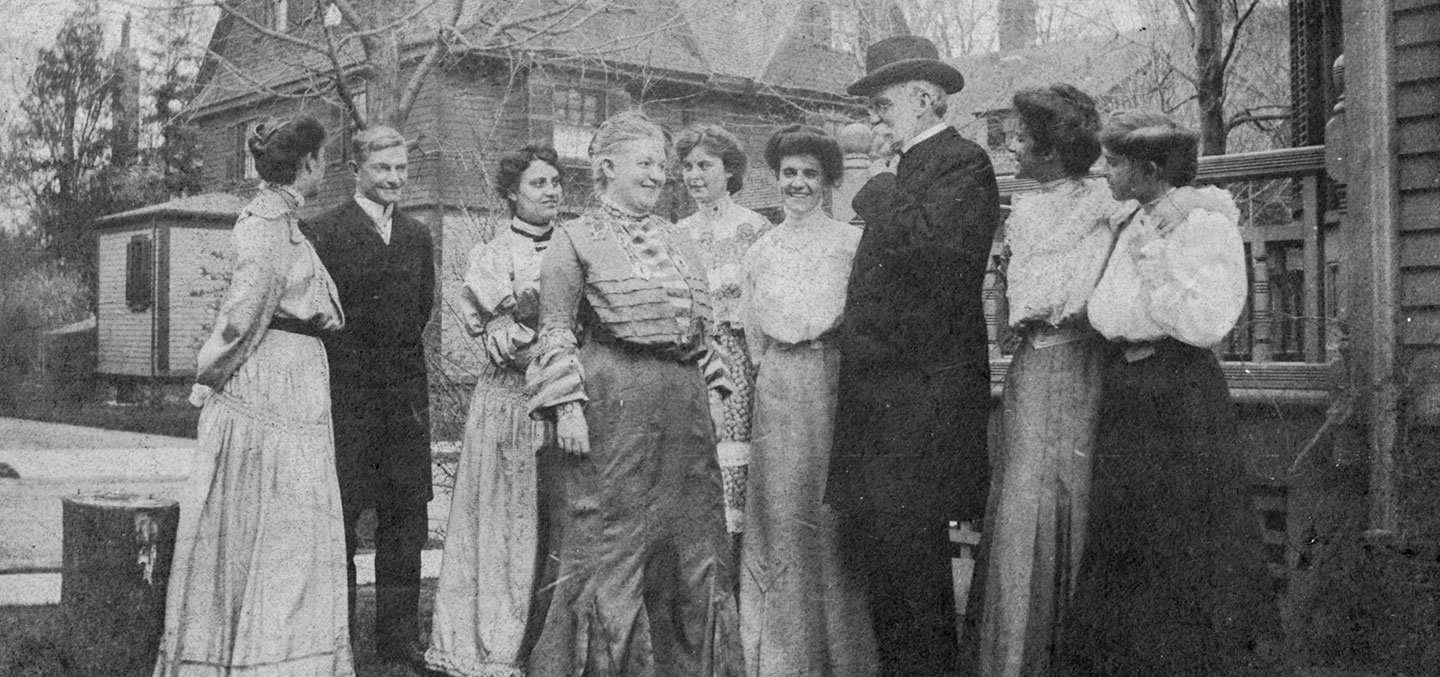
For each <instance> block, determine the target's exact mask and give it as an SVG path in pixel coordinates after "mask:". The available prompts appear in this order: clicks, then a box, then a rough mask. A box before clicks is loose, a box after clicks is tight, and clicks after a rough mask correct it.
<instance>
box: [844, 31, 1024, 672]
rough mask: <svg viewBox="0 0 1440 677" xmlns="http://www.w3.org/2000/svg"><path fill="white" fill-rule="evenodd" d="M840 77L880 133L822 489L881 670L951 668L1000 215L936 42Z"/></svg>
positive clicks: (981, 476) (889, 46) (974, 485)
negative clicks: (989, 279) (861, 591)
mask: <svg viewBox="0 0 1440 677" xmlns="http://www.w3.org/2000/svg"><path fill="white" fill-rule="evenodd" d="M866 68H867V74H866V76H865V77H863V78H861V79H860V80H859V81H857V82H855V83H854V84H852V85H851V86H850V87H849V90H848V91H849V93H850V94H852V95H856V96H865V97H868V98H869V108H870V124H871V126H872V127H873V128H874V130H875V136H876V143H875V146H874V151H873V152H872V156H873V159H874V163H873V165H872V167H871V170H870V174H871V178H870V180H869V181H868V182H867V183H866V184H865V186H864V187H862V188H861V189H860V191H859V193H857V194H856V196H855V198H854V200H853V201H852V205H853V207H854V208H855V212H856V214H858V215H859V216H860V217H861V218H863V219H864V221H865V230H864V234H863V235H862V237H861V239H860V244H859V249H858V251H857V252H856V254H855V263H854V267H853V269H852V271H851V274H850V281H849V285H848V288H847V294H848V296H847V299H846V304H845V319H844V324H843V326H842V338H841V353H842V360H841V366H840V385H839V404H838V410H837V412H836V416H835V420H836V430H835V443H834V448H833V451H832V460H831V465H830V475H829V483H828V485H827V487H826V500H827V502H829V503H830V504H831V505H832V506H834V507H835V508H836V509H837V510H838V511H839V513H840V520H841V534H842V539H844V542H845V552H846V553H847V555H848V556H849V557H850V559H851V563H852V564H853V565H854V566H856V567H857V568H858V572H859V574H860V575H861V576H862V577H864V578H865V580H867V581H868V587H869V593H870V603H871V609H872V616H873V619H874V624H875V632H876V639H877V640H878V641H877V644H878V645H879V649H880V663H881V672H880V674H882V675H942V674H952V673H953V671H954V670H955V666H956V662H957V641H956V634H955V617H954V600H953V596H954V593H953V588H952V583H951V577H950V561H949V557H948V556H947V550H948V539H947V536H948V531H947V523H948V521H949V520H962V521H977V520H979V519H980V517H981V516H982V513H983V511H984V506H985V500H986V493H987V489H988V481H989V474H990V473H989V462H988V459H987V457H986V449H985V446H986V423H987V417H988V414H989V410H990V373H989V361H988V354H987V349H986V330H985V317H984V313H983V310H982V307H981V298H980V293H981V285H982V282H983V279H984V275H985V265H986V262H987V260H988V258H989V256H988V254H989V252H990V244H991V240H992V239H993V238H994V233H995V228H996V225H997V224H998V222H999V199H1000V198H999V191H998V189H997V187H996V183H995V173H994V170H993V168H992V167H991V165H990V159H989V156H987V155H986V153H985V151H984V150H983V149H981V148H980V147H979V146H977V145H976V144H974V143H972V142H970V141H968V140H966V139H964V138H962V137H961V136H960V134H959V133H958V132H956V131H955V130H954V129H953V128H951V127H950V126H949V125H947V124H946V123H945V122H944V116H945V109H946V97H947V96H948V95H949V94H953V93H955V92H958V91H960V89H961V88H962V87H963V86H964V84H965V79H964V77H963V76H962V75H961V74H960V72H959V71H957V70H955V69H954V68H953V67H951V66H949V65H948V64H946V63H944V62H942V61H940V60H939V58H938V52H937V50H936V49H935V45H934V44H932V43H931V42H930V41H928V40H926V39H924V38H920V37H915V36H899V37H894V38H889V39H887V40H882V41H880V42H877V43H875V44H874V45H871V46H870V48H869V50H868V51H867V53H866Z"/></svg>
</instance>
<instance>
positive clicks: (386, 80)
mask: <svg viewBox="0 0 1440 677" xmlns="http://www.w3.org/2000/svg"><path fill="white" fill-rule="evenodd" d="M377 42H378V43H379V44H378V45H377V47H378V49H376V50H375V51H374V52H373V53H372V54H371V55H370V64H371V65H372V66H373V67H374V68H373V71H372V73H373V74H372V75H371V76H370V79H369V81H368V83H367V84H368V89H367V91H366V92H365V108H366V111H365V124H366V126H367V127H374V126H377V125H384V126H386V127H393V128H395V129H396V130H399V129H400V128H401V127H403V126H404V124H405V121H404V120H402V119H400V91H401V83H400V31H386V32H385V33H383V34H381V35H380V36H378V40H377Z"/></svg>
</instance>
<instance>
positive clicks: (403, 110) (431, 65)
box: [396, 0, 465, 120]
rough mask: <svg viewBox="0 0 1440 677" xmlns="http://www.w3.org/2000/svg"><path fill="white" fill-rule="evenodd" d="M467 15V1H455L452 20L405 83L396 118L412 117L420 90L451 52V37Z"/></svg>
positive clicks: (441, 29) (431, 44)
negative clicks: (411, 111)
mask: <svg viewBox="0 0 1440 677" xmlns="http://www.w3.org/2000/svg"><path fill="white" fill-rule="evenodd" d="M464 13H465V0H453V3H452V5H451V8H450V20H449V21H448V22H447V23H446V25H445V26H442V27H441V28H440V29H439V30H438V31H437V32H436V35H435V39H434V40H433V41H432V42H431V43H430V47H429V49H427V50H426V51H425V56H424V58H422V59H420V64H419V65H418V66H416V68H415V72H414V73H412V74H411V75H410V81H409V82H406V83H405V89H404V91H402V92H401V93H400V103H399V104H398V105H397V113H396V116H397V117H398V118H399V119H401V120H404V119H406V118H408V117H410V110H411V109H412V108H414V107H415V101H416V100H417V99H418V98H419V96H420V89H421V88H422V87H424V86H425V81H426V80H428V79H429V78H430V74H431V73H433V72H434V71H435V67H436V66H438V65H439V64H440V60H441V59H442V58H444V57H445V54H446V53H447V52H449V50H450V42H449V41H450V36H451V35H453V34H454V33H455V26H456V25H457V24H459V23H460V17H461V16H462V15H463V14H464Z"/></svg>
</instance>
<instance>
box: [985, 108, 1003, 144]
mask: <svg viewBox="0 0 1440 677" xmlns="http://www.w3.org/2000/svg"><path fill="white" fill-rule="evenodd" d="M1008 117H1009V116H1008V115H1007V114H1005V113H988V114H986V116H985V146H986V147H987V148H989V149H990V150H1005V148H1006V135H1005V120H1006V119H1007V118H1008Z"/></svg>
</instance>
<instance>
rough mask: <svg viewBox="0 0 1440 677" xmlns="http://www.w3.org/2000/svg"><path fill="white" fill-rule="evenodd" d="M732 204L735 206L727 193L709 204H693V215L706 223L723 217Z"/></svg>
mask: <svg viewBox="0 0 1440 677" xmlns="http://www.w3.org/2000/svg"><path fill="white" fill-rule="evenodd" d="M732 204H735V200H734V198H731V197H730V194H729V193H725V194H723V195H721V196H720V197H718V198H715V199H714V200H712V201H710V202H704V203H699V202H697V203H695V207H696V209H695V213H696V214H697V215H699V216H700V218H702V219H704V220H706V221H713V220H715V219H718V218H720V217H721V216H723V215H724V214H725V212H726V211H728V210H729V209H730V205H732Z"/></svg>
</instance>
